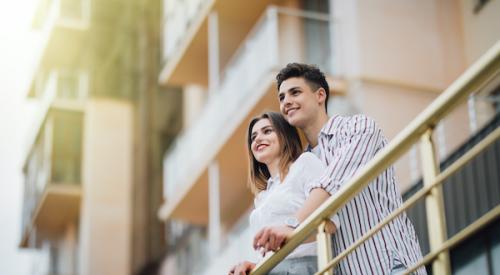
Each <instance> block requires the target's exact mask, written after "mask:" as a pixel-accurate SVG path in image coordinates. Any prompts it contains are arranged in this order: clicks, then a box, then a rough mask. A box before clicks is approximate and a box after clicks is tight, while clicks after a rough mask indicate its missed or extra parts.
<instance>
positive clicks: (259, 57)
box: [158, 0, 500, 274]
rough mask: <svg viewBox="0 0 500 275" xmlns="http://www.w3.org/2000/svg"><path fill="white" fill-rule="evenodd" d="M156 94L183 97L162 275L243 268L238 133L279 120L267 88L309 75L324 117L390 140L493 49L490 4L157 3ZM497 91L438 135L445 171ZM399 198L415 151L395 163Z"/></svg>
mask: <svg viewBox="0 0 500 275" xmlns="http://www.w3.org/2000/svg"><path fill="white" fill-rule="evenodd" d="M163 4H164V19H163V28H162V33H163V41H164V42H163V51H162V52H163V55H162V60H163V67H162V71H161V74H160V75H159V82H160V84H161V85H165V86H176V87H179V88H180V89H181V90H182V96H183V122H182V130H181V132H180V134H179V135H178V136H177V137H176V139H175V141H174V142H173V144H172V146H171V147H170V148H169V149H168V151H167V153H166V154H165V156H164V188H163V191H164V200H165V202H164V204H163V205H162V207H161V208H160V209H159V212H158V214H159V217H160V219H162V220H164V221H166V225H167V230H166V234H167V240H168V251H167V256H166V258H165V260H164V263H163V267H162V268H163V269H162V270H163V272H164V273H163V274H223V273H225V272H227V270H228V268H229V267H230V266H231V265H233V264H234V263H237V262H239V261H241V260H243V259H245V258H247V257H249V256H250V254H251V253H252V252H251V248H250V240H251V236H250V232H249V231H248V213H249V211H250V209H251V207H252V199H253V198H252V195H251V193H250V191H249V189H248V188H247V186H246V178H247V160H246V151H245V131H246V126H247V123H248V121H249V120H250V118H252V117H253V116H255V115H257V114H259V113H261V112H262V111H264V110H269V109H270V110H277V109H278V100H277V97H276V87H275V82H274V77H275V75H276V73H277V72H278V71H279V69H280V68H281V67H283V66H284V65H286V64H287V63H290V62H305V63H312V64H316V65H318V66H319V67H320V68H321V69H322V70H323V71H324V72H326V74H327V79H328V81H329V82H330V84H331V85H330V87H331V91H330V94H331V100H330V102H329V103H328V104H329V111H331V112H332V113H331V114H353V113H364V114H367V115H369V116H371V117H373V118H374V119H375V120H376V121H377V122H378V123H379V125H380V127H381V128H382V129H383V131H384V133H385V135H386V136H387V137H388V138H389V139H391V138H393V137H394V136H395V135H396V134H397V133H398V132H399V131H401V130H402V129H403V128H404V127H405V126H406V125H407V124H408V123H409V122H410V121H411V120H412V119H413V118H414V117H415V116H416V115H417V114H419V113H420V112H421V111H422V110H423V109H424V108H425V107H426V106H427V105H429V104H430V103H431V102H432V100H433V99H435V98H436V97H437V96H438V95H439V94H440V93H441V92H442V91H443V90H444V89H446V88H447V87H448V86H449V85H450V84H451V83H452V82H453V80H455V79H456V78H457V77H458V76H459V75H460V74H461V73H462V72H463V71H464V70H465V69H466V68H468V67H469V66H470V65H471V64H472V63H473V62H474V61H475V60H476V59H477V58H478V57H479V56H480V55H481V54H483V53H484V52H485V51H486V50H487V49H489V48H490V47H491V46H492V45H494V44H495V42H497V41H498V40H499V38H500V32H499V29H498V28H490V27H488V26H496V25H499V23H500V22H499V19H498V18H497V16H495V14H497V13H498V12H499V11H500V6H499V4H498V3H497V2H495V1H459V0H456V1H452V0H450V1H435V0H428V1H410V2H407V1H406V2H395V1H377V2H373V1H364V0H358V1H336V0H330V1H328V0H323V1H322V0H276V1H266V0H263V1H260V0H259V1H251V2H249V1H230V0H192V1H179V0H165V1H164V3H163ZM495 91H497V89H496V88H495V87H492V88H491V89H487V90H486V92H484V91H483V92H482V93H478V94H475V95H474V96H472V97H471V98H470V99H469V102H468V104H465V105H463V106H460V107H459V108H458V110H457V111H455V112H454V113H453V114H451V115H450V116H449V117H448V118H447V119H446V120H445V121H444V122H442V123H440V125H438V127H437V131H436V132H437V133H436V136H435V139H436V141H437V144H438V148H437V149H438V150H439V156H440V159H441V160H443V161H444V160H446V159H447V157H448V156H449V155H450V154H451V153H453V152H455V151H456V150H457V149H459V148H460V146H461V145H462V144H463V143H464V142H466V141H467V140H468V139H469V137H470V136H471V135H472V134H474V133H476V132H477V131H479V130H480V129H481V128H482V127H483V126H484V125H486V124H487V123H488V122H489V121H490V120H491V118H492V117H494V116H495V114H496V113H497V112H498V109H497V106H498V103H497V101H498V92H495ZM396 171H397V176H398V179H399V182H400V186H399V187H400V189H401V191H402V192H406V191H408V192H410V191H411V190H412V186H414V185H415V183H416V182H417V181H418V180H419V178H420V177H421V173H420V167H419V159H418V157H417V153H416V148H414V149H412V150H411V151H410V152H409V153H408V154H407V155H406V156H405V157H404V158H403V159H402V160H400V161H398V162H397V163H396Z"/></svg>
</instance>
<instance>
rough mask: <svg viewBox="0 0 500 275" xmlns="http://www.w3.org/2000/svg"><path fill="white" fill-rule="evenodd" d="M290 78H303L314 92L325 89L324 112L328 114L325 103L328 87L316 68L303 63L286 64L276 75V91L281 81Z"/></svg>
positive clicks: (321, 73)
mask: <svg viewBox="0 0 500 275" xmlns="http://www.w3.org/2000/svg"><path fill="white" fill-rule="evenodd" d="M292 77H303V78H304V79H305V80H306V83H307V84H308V85H309V87H310V88H311V89H312V90H313V91H316V90H318V89H319V88H323V89H325V93H326V99H325V112H327V113H328V109H327V106H326V105H327V103H328V97H329V94H330V87H328V82H326V79H325V75H324V74H323V72H321V71H320V70H319V69H318V67H316V66H314V65H309V64H303V63H288V65H286V67H285V68H283V69H281V71H280V72H279V73H278V75H276V83H277V85H278V90H279V89H280V86H281V83H283V81H285V80H287V79H289V78H292Z"/></svg>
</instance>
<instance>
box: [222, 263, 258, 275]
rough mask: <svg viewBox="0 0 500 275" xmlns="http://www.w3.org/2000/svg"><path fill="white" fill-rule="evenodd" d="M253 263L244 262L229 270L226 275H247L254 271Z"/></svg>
mask: <svg viewBox="0 0 500 275" xmlns="http://www.w3.org/2000/svg"><path fill="white" fill-rule="evenodd" d="M254 267H255V263H252V262H249V261H244V262H241V263H239V264H237V265H235V266H233V267H232V268H231V270H229V273H228V275H246V274H249V273H250V271H252V269H254Z"/></svg>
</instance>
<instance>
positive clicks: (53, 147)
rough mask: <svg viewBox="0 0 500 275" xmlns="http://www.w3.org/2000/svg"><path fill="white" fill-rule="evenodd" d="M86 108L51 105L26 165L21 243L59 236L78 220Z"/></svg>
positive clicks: (27, 244) (35, 245)
mask: <svg viewBox="0 0 500 275" xmlns="http://www.w3.org/2000/svg"><path fill="white" fill-rule="evenodd" d="M82 133H83V112H81V111H74V110H71V111H70V110H64V109H51V110H50V111H48V113H47V115H46V116H45V117H44V119H43V123H42V124H41V127H40V128H39V130H38V132H37V135H36V138H35V141H34V143H33V145H32V146H31V149H30V151H29V154H28V156H27V159H26V162H25V165H24V169H23V170H24V175H25V182H24V199H23V213H22V226H21V230H22V232H21V235H22V236H23V237H22V241H21V247H38V241H37V240H38V239H40V238H42V239H45V238H51V237H53V236H57V235H58V234H59V233H60V232H61V230H62V229H64V227H65V226H67V225H68V224H70V223H74V222H75V221H77V218H78V213H79V209H80V200H81V160H82Z"/></svg>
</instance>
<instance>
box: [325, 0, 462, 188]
mask: <svg viewBox="0 0 500 275" xmlns="http://www.w3.org/2000/svg"><path fill="white" fill-rule="evenodd" d="M332 2H333V4H334V6H333V10H332V12H333V13H334V15H335V16H336V17H337V18H338V19H339V21H338V22H339V23H338V24H339V26H338V28H339V31H340V38H341V39H342V41H341V43H340V45H341V49H340V51H341V56H342V58H343V60H342V67H343V68H345V71H344V74H345V75H344V76H345V77H346V78H347V79H348V80H349V89H348V92H347V97H348V98H349V99H350V101H351V102H352V104H353V106H354V108H355V109H356V110H359V112H361V113H364V114H367V115H369V116H371V117H373V118H374V119H375V120H376V121H377V122H378V124H379V125H380V127H381V128H382V129H383V131H384V133H385V135H386V136H387V137H388V139H389V140H391V139H392V138H394V137H395V135H396V134H397V133H399V132H400V131H401V130H402V129H403V128H404V127H405V126H407V125H408V123H409V122H411V121H412V120H413V119H414V118H415V117H416V116H417V115H418V114H419V113H421V112H422V110H424V109H425V108H426V107H427V106H428V105H429V104H430V103H431V102H432V101H433V100H434V99H435V98H436V97H437V96H439V94H440V93H441V92H442V91H443V90H444V89H446V88H447V87H448V86H449V85H450V84H451V83H452V82H453V81H454V80H455V79H456V78H457V77H458V76H459V75H460V74H461V73H462V72H463V71H464V70H465V69H466V59H465V50H464V42H463V41H464V34H463V29H462V25H461V17H462V16H461V9H460V3H459V1H454V0H445V1H435V0H424V1H422V0H413V1H404V2H401V1H390V0H384V1H376V2H374V1H369V0H358V1H337V0H335V1H332ZM468 124H469V122H468V116H467V109H466V108H460V110H459V111H457V112H454V114H453V116H451V117H450V118H447V119H446V120H445V122H444V123H443V130H440V131H441V132H440V136H439V138H440V139H441V141H442V143H443V144H446V148H444V149H443V148H441V152H442V153H444V154H446V153H449V152H450V151H451V149H452V148H454V147H456V146H458V144H460V143H461V142H463V141H464V140H465V139H466V138H467V136H468V135H469V129H468ZM436 142H437V140H436ZM413 161H414V162H415V161H416V162H417V163H418V161H419V160H418V159H413ZM410 167H412V165H411V163H410V157H409V155H406V156H405V157H404V158H403V159H402V160H400V161H398V163H397V164H396V173H397V176H398V178H399V181H400V183H401V186H400V189H402V190H404V189H406V188H408V187H409V186H410V185H411V184H413V183H414V182H413V181H414V178H415V175H412V173H417V174H419V171H413V172H410V169H411V168H410ZM413 167H414V166H413ZM417 167H418V166H417ZM413 170H415V169H413Z"/></svg>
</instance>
